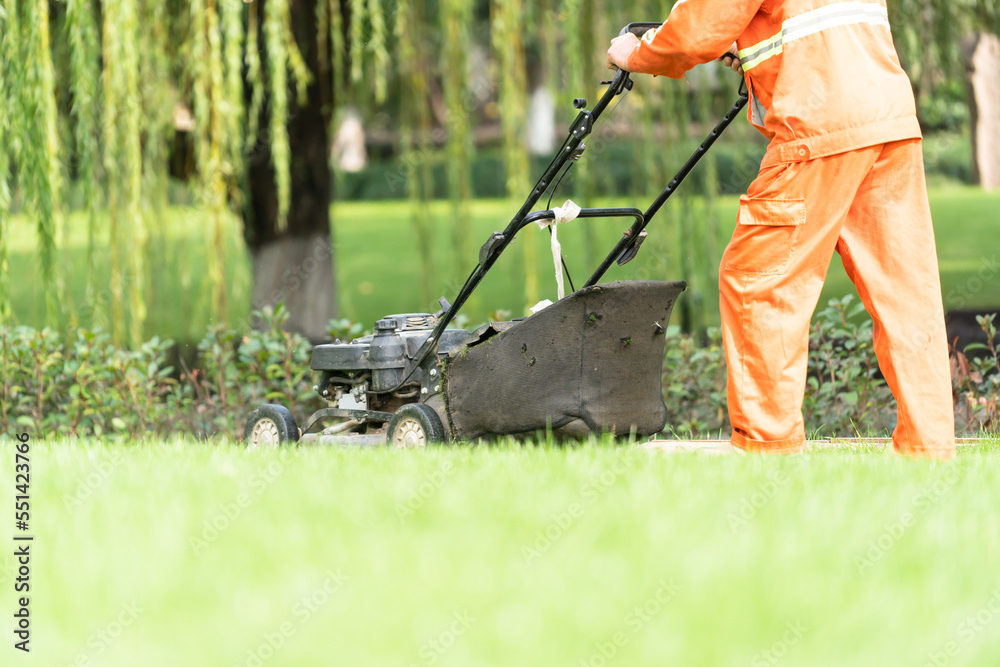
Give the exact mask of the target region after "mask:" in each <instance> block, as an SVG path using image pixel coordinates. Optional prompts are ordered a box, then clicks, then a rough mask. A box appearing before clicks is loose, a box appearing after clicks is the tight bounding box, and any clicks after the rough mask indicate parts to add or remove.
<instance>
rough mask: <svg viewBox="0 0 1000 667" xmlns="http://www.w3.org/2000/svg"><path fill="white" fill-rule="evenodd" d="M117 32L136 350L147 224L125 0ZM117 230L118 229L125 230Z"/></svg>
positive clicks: (134, 33) (141, 327) (132, 20)
mask: <svg viewBox="0 0 1000 667" xmlns="http://www.w3.org/2000/svg"><path fill="white" fill-rule="evenodd" d="M120 12H121V13H120V17H121V18H120V21H119V23H118V30H119V31H120V33H121V37H122V41H121V45H122V50H121V53H120V58H121V65H122V69H123V70H124V84H125V88H124V90H123V91H122V92H123V93H124V96H123V98H122V99H123V100H124V105H123V107H122V119H123V121H124V122H123V123H122V127H123V129H124V132H123V133H122V135H121V138H122V140H123V141H122V146H121V155H122V157H123V158H124V162H123V164H124V167H125V178H124V179H123V183H124V185H125V188H124V195H125V222H126V223H127V229H128V231H129V236H130V238H129V244H128V270H129V283H128V300H129V310H130V316H131V317H130V320H129V322H130V327H129V340H130V342H131V344H132V346H133V347H138V346H139V345H141V344H142V342H143V340H144V339H145V325H146V298H145V296H146V295H145V284H146V270H147V262H146V251H147V249H148V245H147V236H146V224H145V221H144V219H143V212H142V138H141V133H142V122H141V116H142V103H141V96H140V93H139V55H138V52H137V46H138V44H137V43H138V40H139V31H138V21H137V17H136V12H135V4H134V3H133V2H129V1H128V0H125V1H123V2H121V5H120ZM124 228H125V226H120V227H119V229H124Z"/></svg>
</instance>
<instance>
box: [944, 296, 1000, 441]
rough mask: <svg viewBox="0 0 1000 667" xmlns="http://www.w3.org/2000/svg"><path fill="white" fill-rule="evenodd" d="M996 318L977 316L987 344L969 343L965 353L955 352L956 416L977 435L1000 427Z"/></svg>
mask: <svg viewBox="0 0 1000 667" xmlns="http://www.w3.org/2000/svg"><path fill="white" fill-rule="evenodd" d="M994 318H995V315H989V316H986V317H982V316H980V317H977V318H976V321H977V322H979V326H980V327H982V330H983V333H984V334H985V335H986V341H987V342H986V343H973V344H971V345H968V346H966V348H965V351H964V354H963V353H961V352H953V353H952V375H953V377H954V381H955V395H956V409H955V412H956V417H958V419H959V420H960V421H962V422H964V428H965V430H966V431H967V432H970V433H974V434H978V433H979V432H981V431H996V430H998V428H1000V338H998V337H997V327H996V323H995V322H994Z"/></svg>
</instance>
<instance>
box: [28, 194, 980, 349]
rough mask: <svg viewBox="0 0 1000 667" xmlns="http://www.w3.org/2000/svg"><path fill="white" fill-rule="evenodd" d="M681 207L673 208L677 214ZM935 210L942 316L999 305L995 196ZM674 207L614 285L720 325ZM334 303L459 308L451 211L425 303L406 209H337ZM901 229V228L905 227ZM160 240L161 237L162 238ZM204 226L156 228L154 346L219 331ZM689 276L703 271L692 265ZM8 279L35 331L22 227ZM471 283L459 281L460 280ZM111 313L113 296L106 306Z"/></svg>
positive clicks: (574, 238)
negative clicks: (686, 286)
mask: <svg viewBox="0 0 1000 667" xmlns="http://www.w3.org/2000/svg"><path fill="white" fill-rule="evenodd" d="M580 203H581V204H585V205H635V204H637V203H638V204H640V208H642V205H644V204H645V203H646V202H645V200H643V201H638V202H637V201H635V200H627V201H626V200H616V201H613V202H609V201H606V200H605V201H593V202H590V201H581V202H580ZM737 203H738V202H737V198H735V197H723V198H720V199H719V200H718V201H717V202H716V207H717V211H718V219H719V220H720V227H721V228H720V230H719V234H718V237H719V238H718V239H717V240H716V242H717V247H718V248H719V249H720V250H721V248H722V246H723V245H724V243H725V241H726V240H727V239H728V237H729V235H730V234H731V233H732V229H733V226H734V225H735V218H736V208H737ZM674 204H677V202H674ZM931 204H932V208H933V212H934V221H935V227H936V230H937V240H938V254H939V257H940V264H941V274H942V282H943V292H944V297H945V307H946V308H947V309H953V308H962V307H967V308H972V307H996V306H997V305H1000V267H998V265H997V258H998V255H1000V234H997V233H996V220H997V215H996V211H997V210H998V209H1000V192H993V193H987V192H983V191H982V190H979V189H976V188H970V187H960V186H941V187H938V188H935V189H934V190H932V192H931ZM693 206H694V213H693V215H694V217H695V219H696V220H701V219H704V218H705V210H704V206H705V203H704V201H702V200H699V199H696V200H694V203H693ZM677 208H678V207H677V206H670V207H667V209H665V212H664V213H662V214H661V217H658V218H657V219H656V220H654V221H653V223H652V224H651V226H650V230H649V231H650V239H649V241H648V242H647V243H646V244H645V245H644V246H643V249H642V251H641V253H640V255H639V258H638V259H636V260H635V261H634V262H633V263H631V264H629V265H627V266H626V267H622V268H619V267H617V266H615V267H614V268H613V269H612V270H611V271H610V272H609V273H608V275H607V279H608V280H627V279H642V278H649V279H663V280H679V279H687V280H689V281H691V282H692V283H693V284H692V289H691V290H690V291H689V292H688V294H686V295H685V297H684V298H685V299H688V300H691V301H692V302H702V303H704V304H705V308H706V312H708V313H710V315H712V316H714V317H715V318H716V319H717V306H716V303H717V290H716V287H715V283H714V280H711V279H709V277H708V276H707V274H706V273H705V271H706V270H707V269H702V270H701V271H700V272H697V273H696V274H695V275H686V272H685V270H684V269H683V266H684V254H685V253H687V254H688V255H690V254H691V253H693V252H695V250H693V247H695V246H694V244H693V243H691V242H684V241H682V240H681V239H680V238H679V233H678V230H677V229H676V219H677ZM515 209H516V206H515V205H513V204H511V203H510V202H507V201H496V200H486V201H476V202H474V203H473V205H472V214H471V216H470V219H469V223H468V224H469V245H470V257H471V258H472V259H471V260H470V261H474V258H475V256H476V253H477V251H478V247H479V245H480V244H481V243H482V242H483V241H484V240H485V239H486V238H487V237H488V236H489V234H490V232H492V231H495V230H501V229H503V228H504V227H505V226H506V224H507V222H508V221H509V218H510V216H511V215H512V214H513V212H514V210H515ZM333 210H334V226H335V242H336V261H337V274H338V275H337V285H338V298H339V302H340V306H341V313H342V315H343V316H344V317H347V318H349V319H351V320H354V321H358V322H361V323H362V324H363V325H365V327H370V326H371V325H372V324H373V323H374V321H375V320H376V319H378V318H379V317H381V316H383V315H385V314H388V313H395V312H413V311H427V310H430V311H434V310H436V309H437V308H438V306H437V303H436V297H437V296H445V297H448V298H453V297H454V295H455V294H456V293H457V292H458V289H459V287H460V285H461V282H460V281H459V280H458V275H457V274H458V272H457V271H456V270H455V268H454V266H453V262H454V258H455V255H454V253H453V251H452V245H451V243H452V240H451V239H452V222H451V207H450V205H449V204H448V203H446V202H436V203H434V204H432V205H431V207H430V213H431V220H432V250H431V257H430V258H429V266H430V267H431V282H432V291H433V297H432V299H431V300H429V301H428V300H424V299H423V298H422V297H421V295H420V288H419V277H420V261H419V256H418V253H417V250H416V237H415V233H414V231H413V227H412V224H411V222H410V205H409V203H407V202H387V203H365V202H357V203H343V204H338V205H337V206H335V207H334V209H333ZM582 224H590V225H591V229H592V230H593V235H594V238H595V247H596V248H597V249H598V250H599V251H601V252H602V256H603V252H605V251H607V250H609V249H610V248H611V247H612V246H613V244H614V243H615V241H616V240H617V239H618V238H619V237H620V235H621V232H622V230H623V229H624V228H625V227H626V226H627V225H626V223H625V222H624V221H587V222H586V223H580V225H582ZM900 224H905V221H901V222H900ZM580 225H570V226H567V227H566V228H565V229H562V230H560V241H561V242H562V246H563V252H564V255H565V256H566V260H567V263H568V264H569V266H570V268H571V270H572V272H573V275H574V276H575V277H576V280H577V282H578V283H582V282H583V281H584V280H585V278H586V276H587V275H588V274H589V271H587V269H588V268H593V267H594V266H595V265H596V261H597V259H596V258H588V257H586V256H585V252H584V243H583V236H584V235H583V232H582V231H581V227H580ZM160 229H162V231H157V230H160ZM208 233H209V232H208V228H207V224H206V219H205V218H204V217H203V216H202V215H201V214H200V213H199V212H198V211H196V210H194V209H190V208H182V207H174V208H171V209H169V210H168V211H166V212H165V213H164V222H163V223H162V225H161V226H159V227H156V226H154V231H153V234H152V238H153V243H152V247H153V248H154V252H152V253H151V257H150V275H151V282H150V284H149V285H148V287H147V289H148V294H149V303H150V305H149V307H148V311H149V321H148V326H147V332H148V335H150V336H152V335H153V334H159V335H161V336H164V335H165V336H168V337H171V338H174V339H180V340H197V339H200V337H201V336H202V335H203V334H204V331H205V326H206V325H207V324H208V323H211V322H216V321H219V319H220V318H219V314H218V313H213V312H211V308H210V300H209V295H208V284H207V280H206V277H205V267H206V265H207V252H208V247H209V245H208ZM522 234H523V235H524V237H522V238H525V239H526V238H527V236H530V237H531V240H532V241H531V242H532V243H533V244H534V248H535V254H536V258H537V261H536V264H535V267H534V273H535V275H536V276H537V278H538V281H539V285H540V287H541V297H542V298H551V299H553V300H554V299H555V293H554V292H555V286H554V283H555V281H554V279H553V277H552V259H551V254H550V252H549V244H548V234H547V233H545V232H542V231H539V230H538V229H537V228H534V227H532V228H531V229H529V230H525V232H522ZM226 239H227V247H226V251H225V253H224V259H225V262H226V266H227V275H228V280H229V298H228V320H229V322H230V323H231V324H235V325H239V326H242V325H244V323H245V322H246V321H247V315H248V306H249V298H250V297H249V294H250V287H251V277H250V271H249V265H248V263H249V260H248V255H247V252H246V249H245V248H244V246H243V242H242V237H241V235H240V231H239V228H238V225H237V223H236V222H235V220H233V221H230V224H229V226H228V230H227V234H226ZM523 243H524V241H521V242H520V243H519V244H516V245H514V246H511V248H510V249H509V250H508V252H507V254H506V255H505V256H504V257H503V258H501V260H500V261H499V262H498V263H497V265H496V266H495V267H494V269H493V271H492V272H491V273H490V274H489V275H488V276H487V278H486V280H485V281H484V283H483V285H482V286H481V288H480V290H479V291H478V292H477V293H476V295H475V296H474V298H473V300H472V301H471V302H470V303H469V304H468V306H467V307H466V309H465V310H464V312H465V314H466V315H468V316H469V318H470V320H471V321H473V322H479V321H483V320H485V319H486V316H487V314H488V313H490V312H492V311H495V310H498V309H503V310H508V311H510V312H512V313H513V314H514V315H515V316H516V315H520V314H523V313H524V307H525V298H524V294H525V274H526V269H525V260H524V253H523V251H522V250H521V247H522V245H523ZM62 252H63V261H64V265H65V274H66V275H67V276H68V279H67V281H66V282H67V285H68V291H69V294H70V295H71V299H72V303H73V304H74V306H75V308H76V309H77V311H80V312H82V313H83V315H84V317H83V318H81V323H82V324H83V325H85V326H86V325H89V324H90V322H89V321H88V319H87V318H86V311H87V304H86V298H85V285H84V275H85V263H86V235H85V230H84V221H83V218H82V217H81V216H79V215H76V214H74V215H71V216H69V218H68V243H67V244H66V247H65V249H64V250H62ZM100 259H101V262H100V263H99V265H100V266H101V267H102V275H103V276H104V278H103V279H104V280H106V279H107V266H108V261H107V253H106V252H102V254H101V255H100ZM691 261H692V263H693V264H694V266H698V264H697V262H696V260H695V259H694V258H693V257H692V258H691ZM10 267H11V275H12V282H13V285H14V293H13V306H14V312H15V314H16V317H17V320H18V321H19V322H21V323H24V324H30V325H33V326H39V325H40V324H42V322H43V316H44V300H43V299H41V298H40V287H41V286H40V279H39V277H38V276H39V270H38V259H37V256H36V251H35V238H34V232H33V229H32V228H31V226H30V225H29V224H28V223H27V221H26V220H25V219H24V218H23V217H15V219H14V221H13V223H12V238H11V257H10ZM462 278H463V279H464V276H462ZM851 291H853V287H852V286H851V284H850V281H849V280H848V279H847V277H846V275H845V274H844V272H843V269H842V267H841V265H840V261H839V259H834V260H833V262H832V265H831V270H830V274H829V277H828V281H827V286H826V288H825V290H824V293H823V300H822V301H821V303H825V301H826V300H827V299H828V298H832V297H838V296H842V295H843V294H846V293H849V292H851ZM104 299H105V301H107V296H105V297H104Z"/></svg>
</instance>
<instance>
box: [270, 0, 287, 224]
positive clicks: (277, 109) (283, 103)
mask: <svg viewBox="0 0 1000 667" xmlns="http://www.w3.org/2000/svg"><path fill="white" fill-rule="evenodd" d="M264 13H265V16H264V39H265V41H266V43H267V73H268V83H269V84H270V85H269V86H268V95H269V100H270V108H271V118H270V126H269V127H270V130H271V162H272V163H273V165H274V180H275V184H276V186H277V190H278V229H279V230H284V229H285V228H286V226H287V223H288V208H289V206H290V205H291V198H292V194H291V193H292V184H291V177H290V174H289V163H290V162H291V154H290V149H289V147H288V70H287V67H288V55H287V53H288V52H287V49H286V47H287V41H286V33H285V27H286V25H287V24H286V17H287V16H288V2H287V0H267V2H266V3H264Z"/></svg>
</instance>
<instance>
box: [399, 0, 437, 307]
mask: <svg viewBox="0 0 1000 667" xmlns="http://www.w3.org/2000/svg"><path fill="white" fill-rule="evenodd" d="M423 9H424V0H399V4H398V5H397V7H396V25H395V36H396V40H397V42H396V43H397V45H398V48H399V55H400V61H401V64H400V73H401V74H402V76H403V82H404V89H403V100H402V106H401V108H400V153H401V160H400V161H401V162H402V164H403V168H402V169H401V172H400V174H401V175H400V177H399V178H402V179H405V180H406V193H407V196H408V198H409V200H410V204H411V206H410V221H411V223H412V225H413V229H414V233H415V235H416V237H417V257H418V258H419V259H418V261H419V262H420V296H421V299H422V301H423V302H424V303H430V302H431V299H432V294H431V282H430V279H431V267H432V254H431V250H432V248H431V246H432V243H431V235H430V213H429V211H428V207H427V200H428V199H429V197H428V194H429V188H430V187H431V185H432V183H431V182H430V180H431V179H430V170H429V168H428V165H429V158H430V155H429V153H430V147H429V145H428V141H427V139H428V136H429V134H430V124H431V118H430V109H429V108H428V85H427V65H426V58H425V56H424V53H423V52H421V51H419V50H418V45H419V44H425V43H426V40H424V39H422V37H424V35H423V33H422V30H421V29H420V27H419V22H418V21H417V20H416V17H417V16H420V15H422V14H423V11H422V10H423ZM399 178H396V179H394V180H393V182H392V184H391V185H392V186H393V187H394V186H395V185H396V184H397V183H399Z"/></svg>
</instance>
